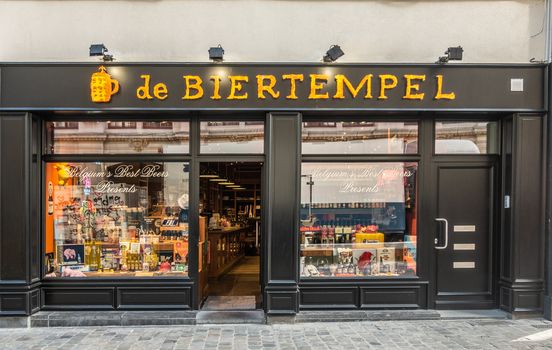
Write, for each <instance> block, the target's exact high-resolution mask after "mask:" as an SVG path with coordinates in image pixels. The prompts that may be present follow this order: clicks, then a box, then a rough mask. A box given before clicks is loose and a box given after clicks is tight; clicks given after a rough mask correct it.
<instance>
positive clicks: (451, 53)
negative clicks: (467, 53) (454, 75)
mask: <svg viewBox="0 0 552 350" xmlns="http://www.w3.org/2000/svg"><path fill="white" fill-rule="evenodd" d="M463 54H464V49H463V48H462V46H456V47H449V48H448V49H447V51H445V55H446V56H441V57H439V61H437V63H447V62H448V61H462V55H463Z"/></svg>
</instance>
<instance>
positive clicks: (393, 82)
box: [378, 74, 398, 100]
mask: <svg viewBox="0 0 552 350" xmlns="http://www.w3.org/2000/svg"><path fill="white" fill-rule="evenodd" d="M379 78H380V95H379V96H378V99H380V100H387V98H388V97H387V96H386V95H385V90H391V89H394V88H396V87H397V83H398V80H397V77H396V76H394V75H392V74H382V75H380V76H379Z"/></svg>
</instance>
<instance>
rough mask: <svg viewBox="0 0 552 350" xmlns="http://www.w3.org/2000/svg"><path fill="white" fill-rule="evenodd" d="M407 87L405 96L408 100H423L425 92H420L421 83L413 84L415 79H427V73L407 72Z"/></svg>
mask: <svg viewBox="0 0 552 350" xmlns="http://www.w3.org/2000/svg"><path fill="white" fill-rule="evenodd" d="M404 78H405V79H406V88H405V93H404V96H403V98H404V99H406V100H423V99H424V96H425V93H423V92H420V84H413V83H412V81H413V80H420V81H425V79H426V76H425V75H413V74H406V75H405V76H404Z"/></svg>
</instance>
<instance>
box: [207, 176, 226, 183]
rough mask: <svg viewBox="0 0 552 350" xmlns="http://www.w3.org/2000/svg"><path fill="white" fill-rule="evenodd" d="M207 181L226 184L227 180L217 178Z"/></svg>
mask: <svg viewBox="0 0 552 350" xmlns="http://www.w3.org/2000/svg"><path fill="white" fill-rule="evenodd" d="M209 181H211V182H226V181H228V180H227V179H223V178H221V177H219V178H218V179H209Z"/></svg>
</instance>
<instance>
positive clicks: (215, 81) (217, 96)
mask: <svg viewBox="0 0 552 350" xmlns="http://www.w3.org/2000/svg"><path fill="white" fill-rule="evenodd" d="M209 79H210V80H212V81H213V84H214V86H213V95H211V100H220V99H221V96H220V81H221V77H220V76H219V75H211V76H210V77H209Z"/></svg>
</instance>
